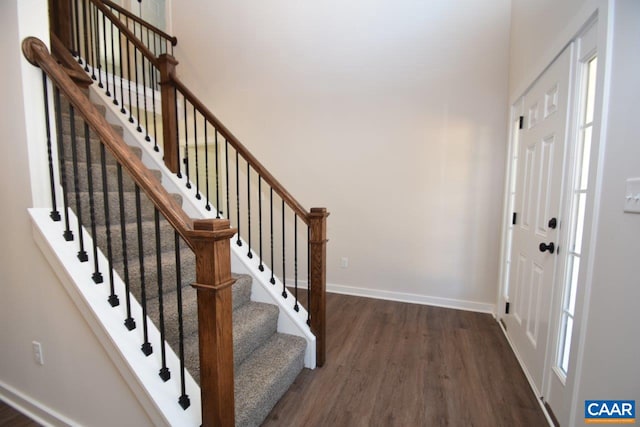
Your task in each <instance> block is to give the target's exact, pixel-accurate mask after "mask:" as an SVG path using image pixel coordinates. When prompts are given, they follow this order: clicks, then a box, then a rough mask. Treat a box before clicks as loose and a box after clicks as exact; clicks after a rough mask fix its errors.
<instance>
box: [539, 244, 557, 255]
mask: <svg viewBox="0 0 640 427" xmlns="http://www.w3.org/2000/svg"><path fill="white" fill-rule="evenodd" d="M539 248H540V252H544V251H549V253H550V254H552V253H553V252H554V251H555V250H556V246H555V245H554V244H553V242H551V243H549V244H548V245H547V244H545V243H540V246H539Z"/></svg>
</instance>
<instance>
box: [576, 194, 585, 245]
mask: <svg viewBox="0 0 640 427" xmlns="http://www.w3.org/2000/svg"><path fill="white" fill-rule="evenodd" d="M576 198H577V199H578V200H577V207H578V211H577V212H576V218H575V221H576V222H575V238H574V241H573V251H574V252H575V253H577V254H579V253H581V248H582V236H583V232H584V230H583V228H584V213H585V212H584V210H585V205H586V202H587V195H586V194H585V193H579V194H576Z"/></svg>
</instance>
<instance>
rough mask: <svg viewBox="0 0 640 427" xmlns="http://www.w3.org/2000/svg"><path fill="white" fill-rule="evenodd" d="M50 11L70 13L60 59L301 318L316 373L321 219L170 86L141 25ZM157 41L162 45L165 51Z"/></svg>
mask: <svg viewBox="0 0 640 427" xmlns="http://www.w3.org/2000/svg"><path fill="white" fill-rule="evenodd" d="M60 1H61V2H63V3H64V2H67V1H68V2H69V3H70V6H68V7H67V9H68V10H69V11H70V16H71V19H68V20H67V21H66V22H67V23H68V25H69V26H71V27H72V28H71V29H69V30H64V29H63V30H62V32H64V33H65V34H66V33H69V34H71V35H72V36H73V37H70V39H69V42H70V45H69V49H70V50H71V51H72V52H74V53H76V54H77V60H78V61H79V62H80V63H81V64H82V65H83V67H84V70H85V71H86V72H87V73H88V74H89V75H90V76H91V78H92V79H93V80H94V81H96V82H97V85H98V87H100V88H102V89H103V90H104V91H105V94H106V95H107V96H109V97H110V98H111V99H112V102H113V103H114V104H115V105H118V106H119V109H120V112H121V113H122V114H123V115H124V116H125V117H127V119H128V121H129V122H130V123H131V124H132V126H133V127H134V128H135V129H136V131H137V132H139V133H140V134H143V135H144V138H145V139H146V140H147V141H149V143H151V144H153V148H154V149H155V150H156V151H158V152H161V155H162V156H163V159H164V163H165V165H166V166H167V168H168V169H169V170H170V171H171V172H173V173H175V174H176V175H177V176H178V177H179V178H181V179H182V180H183V183H184V185H185V187H186V191H190V192H192V194H193V195H194V196H195V198H196V199H198V200H201V202H202V206H203V207H204V209H205V210H206V211H209V212H211V216H212V217H213V216H214V214H215V218H227V219H229V220H230V221H231V224H232V226H233V227H235V228H237V229H238V234H237V237H236V239H235V244H236V245H237V246H238V247H242V248H246V251H243V252H244V254H245V255H244V256H246V259H247V262H249V263H254V264H255V266H256V268H257V270H258V271H259V272H260V274H263V275H264V277H263V279H264V280H265V281H266V282H267V283H271V285H272V286H274V287H277V288H278V293H280V295H281V296H282V298H283V302H285V303H288V304H291V307H292V308H293V309H294V310H296V311H300V310H301V307H304V308H306V310H307V323H308V324H309V325H310V327H311V330H312V332H313V333H314V334H315V336H316V350H317V351H316V363H317V365H318V366H322V364H323V363H324V360H325V353H326V352H325V337H326V326H325V311H326V241H327V239H326V218H327V216H328V212H327V211H326V209H324V208H313V209H310V210H306V209H305V208H304V207H303V206H302V204H301V203H299V202H298V201H297V200H296V199H295V198H294V197H293V196H292V195H291V194H290V193H289V191H287V189H286V188H285V187H284V186H283V185H282V184H281V183H280V182H278V180H276V178H275V177H274V176H273V175H272V174H271V173H270V172H269V171H268V170H267V169H266V168H265V167H264V166H263V165H262V164H261V163H260V162H259V161H258V159H257V158H256V157H255V156H253V155H252V154H251V152H250V151H249V150H248V149H247V148H246V147H245V146H244V145H243V144H242V143H241V142H240V141H239V140H238V138H236V137H235V136H234V135H233V134H232V133H231V132H230V131H229V130H228V129H227V128H226V127H225V126H224V125H223V124H222V123H221V122H220V120H218V118H216V116H215V115H214V114H213V113H212V112H211V111H210V110H208V109H207V107H206V106H205V105H204V103H202V102H201V101H200V100H199V99H198V98H197V97H196V95H195V94H194V93H193V92H192V91H191V90H189V88H188V87H187V86H186V85H185V84H184V83H183V82H181V81H180V79H179V78H178V77H177V76H176V71H175V70H176V66H177V61H176V60H175V58H174V57H173V56H172V55H170V54H167V53H165V52H164V51H162V53H161V54H160V55H156V53H159V52H158V51H156V50H154V46H153V43H151V41H152V39H155V36H154V37H151V38H148V37H145V32H144V30H143V29H142V28H149V26H147V27H144V24H143V21H142V20H140V19H139V18H138V19H135V20H134V19H133V17H132V16H131V14H130V13H125V12H126V11H124V10H123V9H122V8H115V7H114V5H113V3H111V2H109V1H104V0H60ZM63 9H64V8H63ZM132 23H134V24H135V25H139V26H140V28H139V29H136V27H135V25H134V24H132ZM61 26H62V27H64V25H63V24H61ZM149 31H151V30H149ZM154 34H158V33H154ZM161 36H162V37H163V39H164V40H165V42H166V43H169V44H171V43H174V41H175V38H173V37H171V36H169V35H166V34H164V35H161ZM158 37H160V36H158ZM305 285H306V289H304V290H305V292H302V290H301V288H304V286H305Z"/></svg>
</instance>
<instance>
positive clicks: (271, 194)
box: [269, 187, 276, 285]
mask: <svg viewBox="0 0 640 427" xmlns="http://www.w3.org/2000/svg"><path fill="white" fill-rule="evenodd" d="M269 211H270V216H269V221H270V223H271V233H270V234H271V235H270V244H271V279H269V282H271V284H272V285H275V284H276V278H275V277H274V276H273V267H274V266H275V264H274V263H273V187H270V188H269Z"/></svg>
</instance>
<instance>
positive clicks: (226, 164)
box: [224, 138, 231, 221]
mask: <svg viewBox="0 0 640 427" xmlns="http://www.w3.org/2000/svg"><path fill="white" fill-rule="evenodd" d="M224 171H225V176H226V186H227V219H228V220H229V221H231V203H230V201H229V141H227V138H225V139H224Z"/></svg>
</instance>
